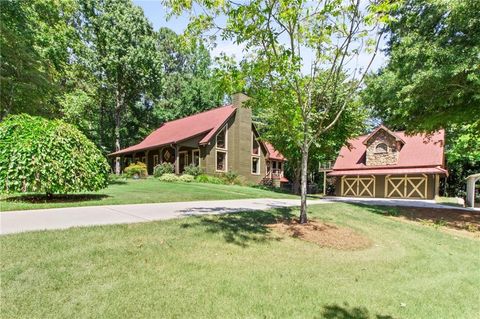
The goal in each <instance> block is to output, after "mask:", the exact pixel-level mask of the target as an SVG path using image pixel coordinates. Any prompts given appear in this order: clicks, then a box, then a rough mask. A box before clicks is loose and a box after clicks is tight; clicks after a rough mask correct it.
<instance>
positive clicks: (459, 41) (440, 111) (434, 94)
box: [364, 0, 480, 131]
mask: <svg viewBox="0 0 480 319" xmlns="http://www.w3.org/2000/svg"><path fill="white" fill-rule="evenodd" d="M478 12H480V2H479V1H477V0H457V1H441V0H428V1H425V0H406V1H404V2H403V4H402V5H401V6H399V7H398V8H397V9H396V10H392V12H391V15H392V19H391V20H390V21H391V22H390V23H389V24H388V27H387V29H386V31H387V32H388V34H389V35H390V37H389V41H388V48H387V51H386V52H387V54H388V55H389V62H388V64H387V66H385V67H384V68H382V69H380V70H379V71H378V72H377V73H376V74H375V75H374V76H372V77H370V78H369V79H368V80H367V84H368V86H367V89H366V91H365V94H364V97H365V102H366V103H367V104H369V105H372V106H374V111H375V112H376V114H377V115H378V116H379V117H381V118H382V119H384V120H385V121H387V122H388V123H391V124H393V125H399V126H404V127H405V128H406V129H407V130H410V131H418V130H426V131H433V130H436V129H439V128H447V127H448V126H449V125H450V124H452V123H456V124H459V125H460V124H469V123H474V122H476V121H479V118H480V59H479V54H480V16H479V14H478Z"/></svg>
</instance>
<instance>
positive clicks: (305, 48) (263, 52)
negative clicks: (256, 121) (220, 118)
mask: <svg viewBox="0 0 480 319" xmlns="http://www.w3.org/2000/svg"><path fill="white" fill-rule="evenodd" d="M165 2H166V4H167V5H168V6H169V7H170V8H172V11H173V13H174V14H179V13H181V12H183V11H184V10H188V11H189V12H191V13H192V16H191V23H190V26H189V28H188V30H189V32H190V33H191V34H193V35H197V34H204V35H205V34H206V33H207V34H208V36H210V37H211V36H214V35H215V34H220V35H221V37H222V38H223V39H230V40H232V41H234V42H235V43H236V44H242V45H244V47H245V51H246V52H245V53H246V56H245V60H244V65H245V66H246V68H247V72H248V74H249V76H250V79H249V81H251V82H252V83H255V86H256V88H255V90H254V91H253V92H254V94H253V98H254V99H253V102H251V103H252V104H254V105H260V106H261V107H262V108H263V109H264V110H270V111H269V112H271V113H272V114H275V116H276V118H277V119H278V121H280V123H279V125H281V126H283V127H288V128H289V132H288V139H289V140H290V143H291V144H292V145H295V147H296V148H297V149H298V150H299V153H300V154H301V212H300V223H306V222H307V202H306V195H307V169H308V159H309V151H310V149H311V146H312V144H313V143H317V142H318V141H321V139H322V137H323V136H324V135H325V134H326V133H327V132H328V131H330V130H331V129H332V128H333V127H334V126H335V125H336V124H337V122H338V120H339V119H340V118H341V115H342V112H343V111H344V110H345V109H346V107H347V106H348V105H349V103H350V102H351V101H352V99H353V98H354V97H355V95H356V93H357V91H358V89H359V87H360V86H361V84H362V82H363V78H364V76H365V74H366V72H367V71H368V68H369V66H370V64H371V62H372V59H373V57H374V56H375V52H376V49H377V48H378V44H379V36H378V34H377V28H378V22H379V19H380V18H381V17H382V12H384V11H386V9H388V6H389V3H388V1H385V2H381V3H374V2H372V3H368V6H366V7H363V6H361V5H360V0H347V1H337V0H324V1H318V2H311V1H301V0H300V1H291V0H256V1H246V2H241V3H237V2H235V1H219V2H217V1H208V0H205V1H202V0H200V1H195V2H193V6H195V9H196V10H192V8H193V7H192V1H190V0H182V1H177V0H168V1H165ZM197 7H201V10H197ZM195 12H202V13H201V14H198V15H196V14H195ZM219 15H225V16H226V24H225V25H218V24H217V23H216V21H217V20H216V18H217V17H218V16H219ZM207 30H209V31H210V32H208V31H207ZM212 31H213V33H212ZM367 49H372V50H373V52H372V51H371V52H372V53H371V54H370V56H368V54H367V56H368V57H367V60H368V61H367V62H366V63H364V65H363V66H360V64H359V63H357V62H359V59H360V56H361V55H362V57H363V58H364V56H363V54H365V53H366V50H367ZM307 57H308V58H307ZM345 74H348V76H345ZM318 82H321V83H322V86H321V87H319V86H318V85H316V84H317V83H318ZM282 133H285V132H282ZM285 135H286V134H285ZM285 138H287V136H285Z"/></svg>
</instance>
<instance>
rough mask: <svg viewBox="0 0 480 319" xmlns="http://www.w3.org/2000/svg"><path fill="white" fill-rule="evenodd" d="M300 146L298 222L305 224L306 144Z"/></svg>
mask: <svg viewBox="0 0 480 319" xmlns="http://www.w3.org/2000/svg"><path fill="white" fill-rule="evenodd" d="M306 144H307V143H305V142H304V145H303V146H302V165H301V176H300V180H301V187H300V224H306V223H307V222H308V219H307V179H308V174H307V172H308V146H307V145H306Z"/></svg>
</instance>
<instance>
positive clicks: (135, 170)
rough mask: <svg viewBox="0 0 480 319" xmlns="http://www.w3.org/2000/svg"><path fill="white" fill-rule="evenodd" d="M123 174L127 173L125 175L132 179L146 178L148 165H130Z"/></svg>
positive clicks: (139, 163)
mask: <svg viewBox="0 0 480 319" xmlns="http://www.w3.org/2000/svg"><path fill="white" fill-rule="evenodd" d="M123 172H124V173H125V175H127V177H130V178H132V177H135V176H137V177H139V178H145V177H147V175H148V173H147V165H145V164H144V163H142V162H136V163H132V164H130V165H128V167H126V168H125V169H124V170H123Z"/></svg>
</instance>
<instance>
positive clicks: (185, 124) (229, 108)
mask: <svg viewBox="0 0 480 319" xmlns="http://www.w3.org/2000/svg"><path fill="white" fill-rule="evenodd" d="M233 113H235V108H234V107H233V105H226V106H221V107H217V108H215V109H211V110H208V111H205V112H202V113H198V114H195V115H191V116H187V117H184V118H181V119H178V120H174V121H170V122H166V123H165V124H163V125H162V126H160V127H159V128H158V129H156V130H155V131H153V132H152V133H151V134H150V135H148V136H147V137H146V138H145V139H144V140H143V141H141V142H140V143H138V144H136V145H133V146H130V147H127V148H125V149H123V150H120V151H118V152H115V153H112V154H110V155H119V154H124V153H129V152H134V151H141V150H146V149H149V148H153V147H158V146H162V145H169V144H175V143H178V142H181V141H184V140H187V139H190V138H192V137H194V136H199V135H201V134H206V136H205V137H204V138H203V139H202V141H201V142H200V144H202V142H205V141H204V140H205V138H206V137H207V136H209V138H208V140H206V142H208V141H209V140H210V138H211V137H212V136H213V134H215V132H216V131H217V129H218V128H219V127H220V126H222V125H223V123H225V122H226V121H227V120H228V118H230V116H231V115H232V114H233Z"/></svg>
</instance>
